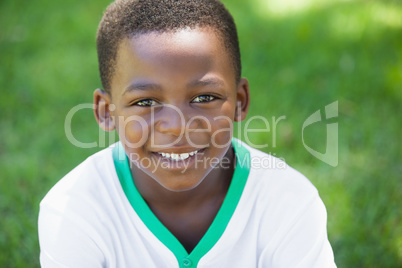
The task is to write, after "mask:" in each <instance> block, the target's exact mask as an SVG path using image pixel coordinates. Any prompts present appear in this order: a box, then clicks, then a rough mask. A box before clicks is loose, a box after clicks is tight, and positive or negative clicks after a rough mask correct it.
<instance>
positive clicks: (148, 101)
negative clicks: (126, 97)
mask: <svg viewBox="0 0 402 268" xmlns="http://www.w3.org/2000/svg"><path fill="white" fill-rule="evenodd" d="M157 104H158V103H157V102H156V101H154V100H151V99H145V100H140V101H137V102H136V103H134V105H137V106H142V107H150V106H154V105H157Z"/></svg>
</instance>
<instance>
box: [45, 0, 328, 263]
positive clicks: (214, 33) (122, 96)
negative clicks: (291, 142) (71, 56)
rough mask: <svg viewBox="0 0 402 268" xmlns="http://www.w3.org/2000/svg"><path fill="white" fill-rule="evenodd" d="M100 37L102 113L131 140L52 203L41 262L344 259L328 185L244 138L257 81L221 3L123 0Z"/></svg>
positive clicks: (72, 179)
mask: <svg viewBox="0 0 402 268" xmlns="http://www.w3.org/2000/svg"><path fill="white" fill-rule="evenodd" d="M97 48H98V58H99V67H100V75H101V80H102V85H103V87H104V90H100V89H98V90H96V91H95V92H94V104H95V106H94V107H95V109H94V110H95V117H96V119H97V121H98V124H99V125H100V126H101V127H102V128H103V129H104V130H106V131H112V130H114V129H116V130H117V132H118V134H119V138H120V142H119V143H117V144H115V145H114V146H111V147H109V148H107V149H105V150H102V151H101V152H99V153H97V154H95V155H93V156H91V157H90V158H88V159H87V160H86V161H84V162H83V163H82V164H81V165H79V166H78V167H77V168H75V169H74V170H73V171H72V172H70V173H69V174H68V175H66V176H65V177H64V178H63V179H62V180H61V181H60V182H59V183H57V184H56V186H54V187H53V189H52V190H51V191H50V192H49V193H48V194H47V196H46V197H45V198H44V200H43V201H42V202H41V210H40V216H39V237H40V245H41V256H40V259H41V265H42V266H43V267H85V268H87V267H147V268H148V267H309V268H310V267H334V266H335V264H334V260H333V254H332V250H331V247H330V245H329V242H328V240H327V234H326V212H325V207H324V205H323V204H322V201H321V199H320V198H319V196H318V193H317V191H316V189H315V188H314V187H313V186H312V185H311V184H310V183H309V181H308V180H307V179H306V178H304V177H303V176H302V175H301V174H300V173H298V172H297V171H295V170H293V169H292V168H290V167H288V166H286V164H284V163H283V165H282V167H281V168H272V169H266V168H261V167H258V166H257V167H253V166H252V165H251V163H255V162H256V161H255V160H256V159H257V160H259V159H260V160H264V159H265V160H267V159H268V160H270V161H271V160H274V158H273V157H272V156H269V155H266V154H264V153H262V152H260V151H257V150H255V149H253V148H250V147H248V146H246V145H245V144H242V143H241V142H240V141H238V140H236V139H232V132H233V121H242V120H243V119H245V117H246V114H247V110H248V106H249V85H248V81H247V80H246V79H244V78H241V77H240V74H241V67H240V53H239V46H238V38H237V33H236V27H235V24H234V22H233V19H232V17H231V15H230V14H229V13H228V11H227V10H226V9H225V8H224V6H223V5H222V4H221V3H219V2H218V1H216V0H203V1H196V0H164V1H157V0H120V1H119V0H118V1H116V2H114V3H112V4H111V5H110V6H109V7H108V9H107V10H106V12H105V14H104V17H103V19H102V21H101V23H100V26H99V29H98V35H97ZM276 161H279V160H277V159H276Z"/></svg>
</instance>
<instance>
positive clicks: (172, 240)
mask: <svg viewBox="0 0 402 268" xmlns="http://www.w3.org/2000/svg"><path fill="white" fill-rule="evenodd" d="M232 145H233V148H234V150H235V154H236V168H235V171H234V174H233V178H232V182H231V183H230V186H229V189H228V192H227V194H226V197H225V199H224V201H223V203H222V206H221V208H220V209H219V211H218V213H217V215H216V217H215V219H214V220H213V222H212V224H211V226H210V227H209V229H208V230H207V232H206V233H205V235H204V236H203V238H202V239H201V240H200V242H199V243H198V244H197V246H196V247H195V248H194V249H193V251H192V252H191V253H190V254H188V253H187V251H186V250H185V249H184V247H183V246H182V244H181V243H180V242H179V241H178V240H177V238H176V237H175V236H174V235H173V234H172V233H171V232H170V231H169V230H168V229H167V228H166V227H165V226H164V225H163V224H162V223H161V222H160V221H159V219H158V218H157V217H156V216H155V214H154V213H153V212H152V211H151V209H150V208H149V206H148V205H147V203H146V202H145V200H144V199H143V198H142V196H141V194H140V193H139V192H138V190H137V188H136V187H135V185H134V181H133V178H132V176H131V172H130V165H129V160H128V158H127V156H126V154H125V152H124V148H123V146H122V144H121V142H119V143H118V144H117V146H116V147H115V148H113V161H114V165H115V168H116V173H117V176H118V177H119V180H120V183H121V186H122V188H123V190H124V193H125V194H126V197H127V199H128V201H129V202H130V204H131V206H132V207H133V209H134V211H135V212H136V213H137V214H138V216H139V217H140V218H141V220H142V221H143V222H144V224H145V225H146V226H147V227H148V229H149V230H150V231H151V232H152V233H153V234H154V235H155V236H156V237H157V238H158V239H159V240H160V241H161V242H162V243H163V244H164V245H165V246H166V247H167V248H169V249H170V250H171V251H172V252H173V254H174V255H175V256H176V258H177V261H178V263H179V267H180V268H188V267H197V264H198V262H199V261H200V259H201V258H202V257H203V256H204V255H205V254H206V253H207V252H208V251H209V250H210V249H211V248H212V247H213V246H214V245H215V244H216V242H218V240H219V238H220V237H221V236H222V234H223V232H224V231H225V229H226V227H227V225H228V223H229V221H230V219H231V217H232V215H233V213H234V211H235V209H236V207H237V204H238V203H239V200H240V197H241V195H242V193H243V189H244V187H245V185H246V182H247V177H248V174H249V172H250V152H249V151H248V150H247V149H246V148H245V147H244V146H243V145H242V144H241V143H240V142H239V141H238V140H237V139H232Z"/></svg>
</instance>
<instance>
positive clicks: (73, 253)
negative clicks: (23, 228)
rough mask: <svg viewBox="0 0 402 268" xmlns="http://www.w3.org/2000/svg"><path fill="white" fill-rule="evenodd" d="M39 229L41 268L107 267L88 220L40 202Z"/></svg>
mask: <svg viewBox="0 0 402 268" xmlns="http://www.w3.org/2000/svg"><path fill="white" fill-rule="evenodd" d="M38 228H39V230H38V231H39V244H40V250H41V252H40V263H41V267H43V268H53V267H54V268H56V267H57V268H58V267H60V268H61V267H74V268H88V267H91V268H92V267H93V268H97V267H99V268H100V267H106V264H105V258H104V255H103V253H102V251H101V250H100V248H99V247H98V246H97V244H96V242H95V241H94V239H93V237H91V233H93V231H92V230H90V229H89V227H87V226H86V225H85V222H80V221H79V220H77V218H74V217H72V215H69V214H67V213H62V212H60V211H57V210H55V209H53V208H51V207H50V208H49V207H48V206H43V205H41V209H40V213H39V221H38Z"/></svg>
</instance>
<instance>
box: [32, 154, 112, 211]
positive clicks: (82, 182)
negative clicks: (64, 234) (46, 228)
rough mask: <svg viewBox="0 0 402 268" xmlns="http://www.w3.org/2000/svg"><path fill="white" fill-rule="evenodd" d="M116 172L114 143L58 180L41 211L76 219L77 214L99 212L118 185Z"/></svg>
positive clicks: (44, 199) (41, 205)
mask: <svg viewBox="0 0 402 268" xmlns="http://www.w3.org/2000/svg"><path fill="white" fill-rule="evenodd" d="M115 173H116V172H115V169H114V164H113V158H112V146H111V147H109V148H106V149H104V150H102V151H100V152H98V153H96V154H94V155H92V156H90V157H88V158H87V159H86V160H85V161H83V162H82V163H81V164H80V165H78V166H77V167H76V168H74V169H73V170H72V171H70V172H69V173H68V174H67V175H65V176H64V177H63V178H62V179H61V180H60V181H58V182H57V183H56V184H55V185H54V186H53V187H52V189H51V190H50V191H49V192H48V193H47V194H46V196H45V197H44V198H43V200H42V201H41V203H40V212H41V214H44V211H48V212H50V211H52V212H53V213H60V214H62V215H64V217H69V218H73V219H74V218H76V216H77V214H82V215H87V216H89V215H90V214H94V213H96V210H98V208H100V207H101V206H102V203H104V202H106V200H107V199H108V198H107V196H110V195H111V193H112V192H113V191H116V186H117V185H119V184H118V178H117V175H116V174H115ZM88 213H89V215H88Z"/></svg>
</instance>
